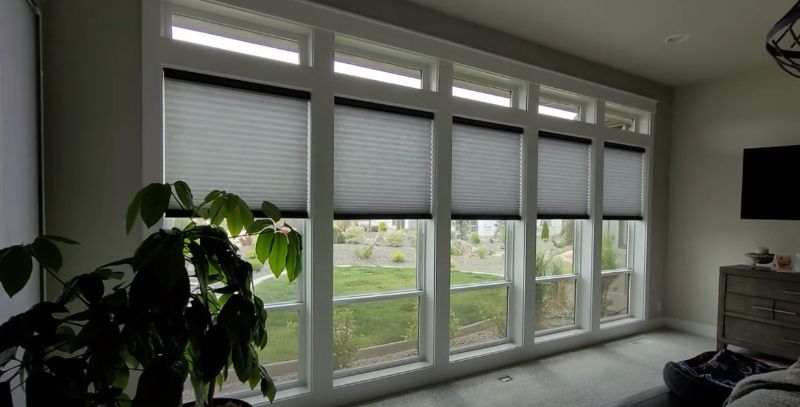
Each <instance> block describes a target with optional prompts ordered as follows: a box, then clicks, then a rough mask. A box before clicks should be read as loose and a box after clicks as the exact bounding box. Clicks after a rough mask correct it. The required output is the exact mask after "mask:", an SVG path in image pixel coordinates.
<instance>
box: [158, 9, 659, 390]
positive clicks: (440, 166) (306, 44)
mask: <svg viewBox="0 0 800 407" xmlns="http://www.w3.org/2000/svg"><path fill="white" fill-rule="evenodd" d="M176 7H177V8H180V9H181V10H183V9H188V10H191V11H192V12H193V13H194V14H192V16H200V17H201V18H202V16H206V18H207V19H210V20H211V21H215V22H221V23H227V24H229V25H232V26H235V27H242V28H246V29H250V30H252V31H255V32H263V33H267V34H269V33H278V32H285V33H290V34H293V35H298V37H297V38H298V39H299V41H300V42H299V46H300V49H301V53H300V61H301V63H300V65H299V66H298V65H290V64H286V63H283V62H277V61H271V60H265V59H262V58H257V57H252V56H247V55H240V54H234V53H231V52H228V51H223V50H218V49H213V48H209V47H204V46H198V45H194V44H188V43H182V44H178V43H176V42H174V41H172V40H171V39H170V38H169V34H168V32H169V30H165V27H167V26H168V25H169V21H170V20H169V19H168V18H166V17H167V16H169V15H171V12H170V10H174V9H176ZM212 17H213V18H212ZM271 30H275V31H271ZM340 37H341V38H344V37H347V38H356V39H366V40H367V41H365V42H369V43H371V44H375V45H376V46H379V47H385V48H386V49H395V50H406V51H407V52H409V53H411V54H414V55H419V56H423V57H424V56H430V57H424V58H429V59H428V65H425V66H424V68H425V71H423V89H421V90H417V89H411V88H402V87H399V86H395V85H389V84H382V83H379V82H374V81H365V80H361V79H359V78H345V77H344V76H342V75H334V73H333V60H334V53H335V51H336V49H337V43H338V42H340V41H339V38H340ZM284 38H286V37H284ZM378 44H380V45H378ZM434 56H435V57H434ZM142 60H143V64H142V65H143V66H142V69H143V74H142V75H143V76H142V83H143V91H142V92H143V93H142V123H143V128H142V144H143V152H142V155H143V173H142V185H146V184H148V183H150V182H160V181H163V128H162V124H163V122H162V118H163V117H162V115H163V100H162V99H161V98H162V89H163V87H162V86H163V84H162V78H163V73H162V69H163V68H164V67H171V68H178V69H184V70H190V71H197V72H202V73H206V74H213V75H218V76H222V77H230V78H236V79H240V80H246V81H253V82H257V83H265V84H271V85H275V86H280V87H285V88H291V89H301V90H307V91H309V92H311V93H312V100H311V109H310V110H311V114H310V118H309V121H310V123H311V130H310V135H309V137H310V140H311V141H310V164H309V166H310V178H311V185H310V207H309V211H310V213H309V217H310V219H309V221H308V223H309V228H308V231H307V233H306V238H307V239H308V240H309V242H308V244H307V245H305V248H306V256H307V259H308V260H309V262H308V266H307V267H306V268H305V270H304V273H305V274H306V275H305V281H304V282H303V284H304V289H305V293H306V297H305V301H304V303H303V305H302V307H303V309H304V310H305V312H306V314H305V315H306V316H307V318H306V321H305V323H304V324H303V329H304V331H303V332H306V333H307V334H305V335H303V344H302V349H301V350H299V352H302V355H303V360H304V361H305V362H304V366H301V369H302V370H304V371H305V372H306V374H305V378H306V381H305V383H302V384H299V385H298V386H297V387H294V388H290V389H284V390H282V391H280V392H279V393H278V401H277V403H280V405H289V406H300V405H329V404H331V403H333V402H334V400H335V402H336V403H354V402H357V401H360V400H364V399H367V398H373V397H378V396H382V395H386V394H388V393H390V392H396V391H398V390H400V389H409V388H412V387H417V386H422V385H426V384H429V383H431V382H433V381H436V380H441V378H444V377H456V376H461V375H466V374H472V373H477V372H481V371H483V370H484V369H485V366H486V365H487V364H491V365H493V366H501V365H507V364H512V363H517V362H519V361H520V360H524V359H529V358H532V357H538V356H542V355H543V354H548V353H552V352H559V351H564V350H567V349H570V348H572V347H574V346H576V344H581V345H586V344H588V343H593V342H599V341H601V340H607V339H608V338H610V337H613V336H614V335H623V334H626V333H631V332H635V330H636V329H642V330H643V329H646V328H647V327H648V325H647V323H648V322H649V321H648V318H649V314H650V312H649V309H648V307H647V301H646V300H647V299H648V298H649V297H648V292H649V290H650V287H649V285H648V282H647V280H648V273H647V270H649V267H648V264H649V262H650V258H649V256H647V253H648V250H647V249H648V244H649V241H650V239H649V237H650V235H651V233H652V230H651V229H652V228H651V227H649V225H650V214H651V211H650V208H651V206H652V202H651V201H652V197H651V194H650V190H651V189H650V186H651V183H652V174H651V171H650V168H651V166H652V156H653V154H652V152H653V151H654V149H653V148H654V146H655V141H654V135H653V129H652V125H653V120H654V117H655V116H654V115H655V112H656V102H655V101H654V100H652V99H649V98H646V97H641V96H638V95H634V94H631V93H628V92H625V91H620V90H616V89H612V88H609V87H607V86H604V85H600V84H595V83H591V82H588V81H585V80H581V79H577V78H573V77H570V76H567V75H563V74H560V73H557V72H553V71H550V70H547V69H541V68H538V67H535V66H532V65H529V64H525V63H521V62H518V61H514V60H511V59H508V58H503V57H499V56H495V55H492V54H489V53H486V52H481V51H476V50H474V49H471V48H469V47H465V46H461V45H457V44H453V43H451V42H448V41H444V40H439V39H436V38H433V37H430V36H426V35H422V34H418V33H415V32H412V31H408V30H404V29H400V28H397V27H394V26H390V25H387V24H383V23H380V22H376V21H374V20H370V19H366V18H361V17H358V16H355V15H351V14H348V13H345V12H340V11H337V10H334V9H330V8H327V7H324V6H321V5H318V4H314V3H312V2H304V1H298V0H271V1H269V2H261V1H256V0H220V1H215V2H206V1H196V0H154V1H146V2H142ZM408 63H410V64H413V63H415V61H412V60H409V61H408ZM454 66H459V67H461V66H464V67H470V68H471V69H475V70H478V71H482V72H487V73H491V74H492V75H497V76H500V77H505V78H515V79H514V80H518V81H519V82H520V86H521V91H520V92H518V93H517V94H516V96H514V97H513V99H512V106H517V108H514V109H507V108H500V107H499V106H492V105H486V104H481V103H475V102H470V101H466V100H456V98H453V97H452V95H451V94H450V93H451V92H450V91H449V87H450V86H451V84H452V78H453V77H454V76H459V75H454V71H456V70H455V69H454ZM542 87H547V88H555V89H560V90H564V91H565V92H569V93H572V94H575V95H578V96H580V97H581V98H583V100H586V101H588V102H587V103H588V108H582V109H581V110H582V120H581V121H580V122H575V121H567V120H563V119H558V118H553V117H547V116H544V115H539V114H538V100H539V95H540V92H541V89H542ZM545 93H546V92H542V95H543V96H544V95H545ZM334 96H344V97H350V98H355V99H362V100H367V101H374V102H377V103H384V104H390V105H395V106H403V107H409V108H414V109H418V110H426V111H431V112H434V113H435V119H434V124H433V127H434V151H433V155H434V160H433V161H434V164H433V165H434V174H433V183H434V190H433V220H431V221H426V223H428V225H429V227H427V229H428V236H427V238H426V239H425V240H426V247H425V250H426V253H427V256H424V257H425V259H424V261H425V270H427V272H426V273H425V275H424V276H423V277H421V279H420V281H423V282H424V287H425V290H424V292H423V294H422V295H421V296H420V309H424V311H425V312H424V314H425V315H423V316H421V319H420V321H419V324H418V325H419V326H420V341H421V342H420V354H424V355H425V358H424V360H422V361H419V362H416V363H408V364H405V365H398V366H393V367H388V368H384V369H380V370H372V371H368V372H363V373H360V374H353V375H350V376H347V377H340V378H334V373H333V369H332V364H331V360H330V354H331V353H330V350H331V340H332V314H333V303H334V301H333V296H332V287H333V278H332V273H331V270H332V246H333V245H332V232H331V226H332V221H333V210H332V203H333V201H332V196H333V190H332V183H333V178H332V173H333V157H332V149H333V142H332V139H331V137H330V134H332V133H333V98H334ZM605 101H613V103H616V104H620V105H624V106H628V107H631V108H634V109H639V110H641V111H643V112H646V113H647V118H646V120H644V121H640V123H639V126H640V128H644V127H646V130H647V131H646V132H644V131H640V133H645V134H648V135H649V137H642V136H641V134H637V133H630V132H622V131H619V130H615V129H608V128H605V126H604V125H603V120H602V119H601V118H604V112H605ZM514 104H515V105H514ZM521 106H525V108H524V110H523V108H521ZM531 106H536V108H532V107H531ZM456 115H457V116H461V117H469V118H475V119H479V120H485V121H490V122H497V123H507V124H510V125H516V126H519V127H522V128H524V129H525V133H524V135H523V167H524V171H523V178H525V179H524V181H523V208H522V218H523V220H522V222H511V223H518V224H519V226H520V227H519V230H518V231H517V233H515V236H516V237H518V238H515V242H514V247H513V251H514V253H515V256H514V257H515V259H514V265H513V270H511V271H510V272H511V273H512V280H513V283H512V284H511V285H510V286H509V287H510V288H509V321H508V332H509V338H510V340H511V341H510V342H509V343H506V344H500V345H497V346H492V347H487V348H482V349H477V350H475V351H473V352H460V353H458V354H457V355H458V356H459V357H458V358H451V355H450V352H449V337H448V336H449V335H448V326H449V325H448V323H447V322H448V320H449V311H450V307H449V297H450V293H451V290H450V284H449V273H446V272H443V271H444V270H448V271H449V249H450V245H449V243H450V242H449V240H450V238H449V230H450V209H449V208H450V203H449V202H450V192H449V190H450V168H451V167H450V164H451V163H450V149H451V136H452V135H451V131H452V117H453V116H456ZM540 130H543V131H550V132H555V133H561V134H567V135H575V136H579V137H584V138H588V139H591V140H592V158H593V163H592V174H593V177H592V180H591V184H592V185H593V186H597V185H602V184H603V183H602V181H603V174H602V170H603V151H602V150H603V148H602V146H603V145H604V143H605V142H607V141H608V142H615V143H620V144H627V145H632V146H639V147H642V148H645V149H646V150H647V151H648V154H646V156H645V205H644V212H643V218H644V221H641V222H637V226H636V228H637V229H636V236H637V239H636V247H635V250H636V252H637V253H640V254H641V255H639V256H637V257H636V258H635V260H634V262H635V265H634V272H633V273H632V280H631V283H630V287H631V294H630V301H631V307H630V309H631V311H632V317H631V318H629V320H630V321H631V322H630V323H629V324H628V323H626V324H625V325H621V324H616V323H615V324H608V326H603V329H602V331H601V329H600V328H601V324H600V318H599V309H598V306H597V305H595V304H599V299H598V296H599V292H600V277H601V271H600V270H599V266H600V263H599V261H600V259H599V248H600V240H599V239H597V238H596V236H597V235H598V234H599V233H600V230H601V229H600V227H601V223H600V222H601V221H602V219H601V218H602V213H601V208H600V206H601V202H602V188H596V187H594V188H592V195H591V197H590V204H591V213H590V220H589V221H586V222H583V224H585V227H583V226H582V233H581V234H582V237H581V245H582V246H581V247H582V252H581V254H580V256H579V257H580V262H581V265H582V267H583V268H582V270H581V274H580V280H579V283H578V287H579V289H576V291H577V292H576V321H578V324H577V325H578V326H577V327H575V328H574V329H572V330H570V331H568V332H562V333H559V334H551V335H544V336H541V335H536V334H535V333H534V330H533V324H534V318H535V312H536V311H535V309H531V307H532V304H535V287H536V280H535V278H532V276H535V274H534V265H535V261H534V257H535V245H534V244H530V241H531V236H532V234H535V222H536V216H535V214H536V188H535V185H536V153H537V149H538V146H537V145H536V142H535V140H536V135H537V134H538V132H539V131H540ZM232 192H235V191H232ZM576 238H577V237H576ZM526 242H527V243H526ZM576 255H577V254H576ZM576 261H577V260H576ZM312 280H313V284H311V281H312ZM578 293H579V294H578ZM512 298H513V300H512ZM575 335H577V336H580V337H581V340H580V341H574V340H569V339H568V338H571V337H573V336H575ZM248 400H249V401H251V402H252V403H258V404H260V403H261V402H263V399H262V398H261V397H260V396H253V398H250V399H248Z"/></svg>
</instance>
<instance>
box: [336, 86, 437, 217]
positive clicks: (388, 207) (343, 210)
mask: <svg viewBox="0 0 800 407" xmlns="http://www.w3.org/2000/svg"><path fill="white" fill-rule="evenodd" d="M334 114H335V124H334V165H333V167H334V183H333V187H334V193H333V206H334V215H335V217H337V218H339V219H348V218H349V219H355V218H358V219H369V218H371V219H381V218H384V219H385V218H398V219H400V218H406V219H412V218H430V217H431V183H432V153H433V148H432V144H433V137H432V135H433V131H432V128H433V120H432V119H433V115H432V114H431V113H427V112H420V111H415V110H409V109H402V108H394V107H390V106H383V105H375V104H372V103H365V102H360V101H354V100H351V99H343V98H336V107H335V112H334Z"/></svg>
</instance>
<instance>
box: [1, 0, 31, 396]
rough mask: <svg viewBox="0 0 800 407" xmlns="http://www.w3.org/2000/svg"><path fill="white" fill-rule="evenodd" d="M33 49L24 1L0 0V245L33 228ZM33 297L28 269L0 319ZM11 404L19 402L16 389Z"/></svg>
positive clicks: (4, 299)
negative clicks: (26, 277)
mask: <svg viewBox="0 0 800 407" xmlns="http://www.w3.org/2000/svg"><path fill="white" fill-rule="evenodd" d="M36 54H37V51H36V26H35V15H34V13H33V10H32V9H31V8H30V7H29V6H28V4H27V2H26V1H25V0H3V1H0V247H6V246H10V245H13V244H19V243H28V242H31V241H32V240H33V239H34V238H35V237H36V235H37V234H38V232H39V192H38V190H39V182H38V180H39V172H38V154H37V148H38V129H37V126H38V124H37V123H38V118H37V103H38V102H37V92H38V91H37V83H36V82H37V79H36V76H37V75H36V74H37V69H36V65H37V57H36ZM38 301H39V274H38V273H37V272H35V271H34V273H33V274H32V277H31V280H30V281H29V282H28V285H27V286H25V288H23V289H22V291H20V292H19V293H17V294H16V295H15V296H14V298H13V299H10V298H8V296H6V295H5V292H4V291H3V290H0V324H2V323H4V322H6V321H7V320H8V318H10V317H11V316H12V315H15V314H18V313H20V312H23V311H25V310H27V309H28V308H30V307H31V306H32V305H33V304H35V303H36V302H38ZM0 402H2V401H1V400H0ZM14 403H15V404H16V405H22V404H23V403H24V401H23V398H22V394H21V392H16V393H15V394H14Z"/></svg>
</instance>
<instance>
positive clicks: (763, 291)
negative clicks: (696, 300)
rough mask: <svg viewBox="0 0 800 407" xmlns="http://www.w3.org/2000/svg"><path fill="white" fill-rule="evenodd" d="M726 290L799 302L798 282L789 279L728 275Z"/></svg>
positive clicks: (799, 289) (799, 287)
mask: <svg viewBox="0 0 800 407" xmlns="http://www.w3.org/2000/svg"><path fill="white" fill-rule="evenodd" d="M764 273H767V272H766V271H765V272H764ZM726 290H727V291H728V293H735V294H743V295H750V296H753V297H763V298H774V299H776V300H784V301H795V302H800V283H796V282H790V281H781V280H772V279H768V278H758V277H743V276H734V275H729V276H728V280H727V283H726Z"/></svg>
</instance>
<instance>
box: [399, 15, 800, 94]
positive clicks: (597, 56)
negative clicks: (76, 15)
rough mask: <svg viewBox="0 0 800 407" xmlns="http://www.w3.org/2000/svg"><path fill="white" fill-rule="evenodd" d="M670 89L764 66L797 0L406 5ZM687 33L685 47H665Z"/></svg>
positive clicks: (677, 45)
mask: <svg viewBox="0 0 800 407" xmlns="http://www.w3.org/2000/svg"><path fill="white" fill-rule="evenodd" d="M407 1H410V2H412V3H416V4H419V5H422V6H425V7H428V8H431V9H434V10H438V11H440V12H443V13H445V14H448V15H451V16H455V17H458V18H461V19H463V20H467V21H470V22H473V23H476V24H480V25H483V26H487V27H490V28H493V29H495V30H498V31H503V32H506V33H508V34H512V35H515V36H517V37H521V38H523V39H527V40H530V41H533V42H536V43H539V44H542V45H546V46H549V47H551V48H555V49H557V50H560V51H563V52H566V53H569V54H573V55H576V56H580V57H583V58H585V59H588V60H591V61H594V62H598V63H601V64H604V65H608V66H612V67H614V68H617V69H620V70H622V71H626V72H630V73H633V74H636V75H640V76H643V77H646V78H649V79H652V80H655V81H657V82H661V83H664V84H667V85H671V86H681V85H686V84H689V83H693V82H698V81H702V80H704V79H709V78H713V77H716V76H721V75H725V74H728V73H733V72H739V71H743V70H747V69H748V68H751V67H755V66H758V65H762V64H766V63H768V62H769V61H770V57H769V55H767V53H766V51H765V49H764V44H765V37H766V33H767V31H768V30H769V29H770V28H771V27H772V25H773V24H774V23H775V22H777V21H778V19H780V18H781V17H782V16H783V15H784V14H786V12H787V11H788V10H789V9H790V8H791V7H792V5H793V4H794V3H795V0H569V1H564V0H407ZM676 33H686V34H689V35H690V36H691V38H690V39H689V40H688V41H686V42H683V43H678V44H667V43H665V42H664V39H665V38H666V37H667V36H669V35H672V34H676Z"/></svg>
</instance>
